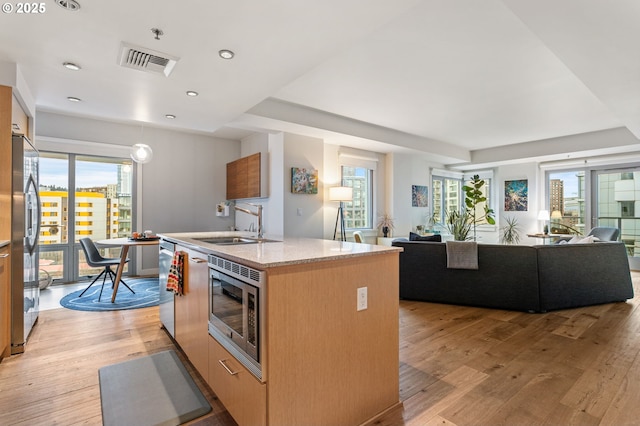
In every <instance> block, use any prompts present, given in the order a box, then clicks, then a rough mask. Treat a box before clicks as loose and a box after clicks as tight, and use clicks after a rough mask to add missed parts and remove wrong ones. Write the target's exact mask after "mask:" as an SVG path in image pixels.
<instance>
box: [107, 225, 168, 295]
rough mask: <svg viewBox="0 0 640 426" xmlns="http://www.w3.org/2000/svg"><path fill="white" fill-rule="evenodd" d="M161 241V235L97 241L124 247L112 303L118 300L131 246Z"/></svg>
mask: <svg viewBox="0 0 640 426" xmlns="http://www.w3.org/2000/svg"><path fill="white" fill-rule="evenodd" d="M159 243H160V237H151V238H128V237H122V238H110V239H106V240H98V241H96V245H97V246H102V247H118V246H119V247H122V250H120V264H119V265H118V270H117V271H116V279H115V282H114V283H113V294H112V295H111V303H114V302H115V301H116V294H117V293H118V287H119V285H120V279H121V278H122V271H123V270H124V265H125V263H127V255H128V254H129V247H133V246H153V245H156V246H157V245H158V244H159Z"/></svg>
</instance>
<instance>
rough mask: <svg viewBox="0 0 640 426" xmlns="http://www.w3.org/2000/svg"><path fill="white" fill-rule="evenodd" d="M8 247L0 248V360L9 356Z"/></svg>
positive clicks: (9, 300)
mask: <svg viewBox="0 0 640 426" xmlns="http://www.w3.org/2000/svg"><path fill="white" fill-rule="evenodd" d="M10 315H11V289H10V281H9V246H5V247H2V248H0V359H2V358H4V357H6V356H9V355H11V326H10V321H11V318H10Z"/></svg>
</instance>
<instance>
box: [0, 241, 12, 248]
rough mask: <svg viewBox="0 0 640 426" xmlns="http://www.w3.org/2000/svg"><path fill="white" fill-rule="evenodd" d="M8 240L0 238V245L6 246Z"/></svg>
mask: <svg viewBox="0 0 640 426" xmlns="http://www.w3.org/2000/svg"><path fill="white" fill-rule="evenodd" d="M10 242H11V241H9V240H0V247H4V246H8V245H9V243H10Z"/></svg>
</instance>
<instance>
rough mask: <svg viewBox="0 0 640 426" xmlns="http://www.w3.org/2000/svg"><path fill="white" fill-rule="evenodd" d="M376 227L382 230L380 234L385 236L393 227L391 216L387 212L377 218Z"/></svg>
mask: <svg viewBox="0 0 640 426" xmlns="http://www.w3.org/2000/svg"><path fill="white" fill-rule="evenodd" d="M377 227H378V229H379V230H381V231H382V235H383V236H384V237H385V238H386V237H387V236H388V235H389V233H390V232H391V230H392V229H393V227H394V226H393V218H392V217H391V216H390V215H388V214H387V213H385V214H383V215H382V216H380V217H379V218H378V225H377Z"/></svg>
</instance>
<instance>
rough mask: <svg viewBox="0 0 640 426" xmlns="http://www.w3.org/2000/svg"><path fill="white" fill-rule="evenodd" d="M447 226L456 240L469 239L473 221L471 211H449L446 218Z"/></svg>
mask: <svg viewBox="0 0 640 426" xmlns="http://www.w3.org/2000/svg"><path fill="white" fill-rule="evenodd" d="M445 226H446V227H447V230H448V231H449V233H450V234H451V235H453V239H454V240H455V241H467V240H468V239H469V231H471V221H470V216H469V212H468V211H467V210H464V211H462V212H459V211H458V210H451V211H448V212H447V214H446V218H445Z"/></svg>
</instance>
